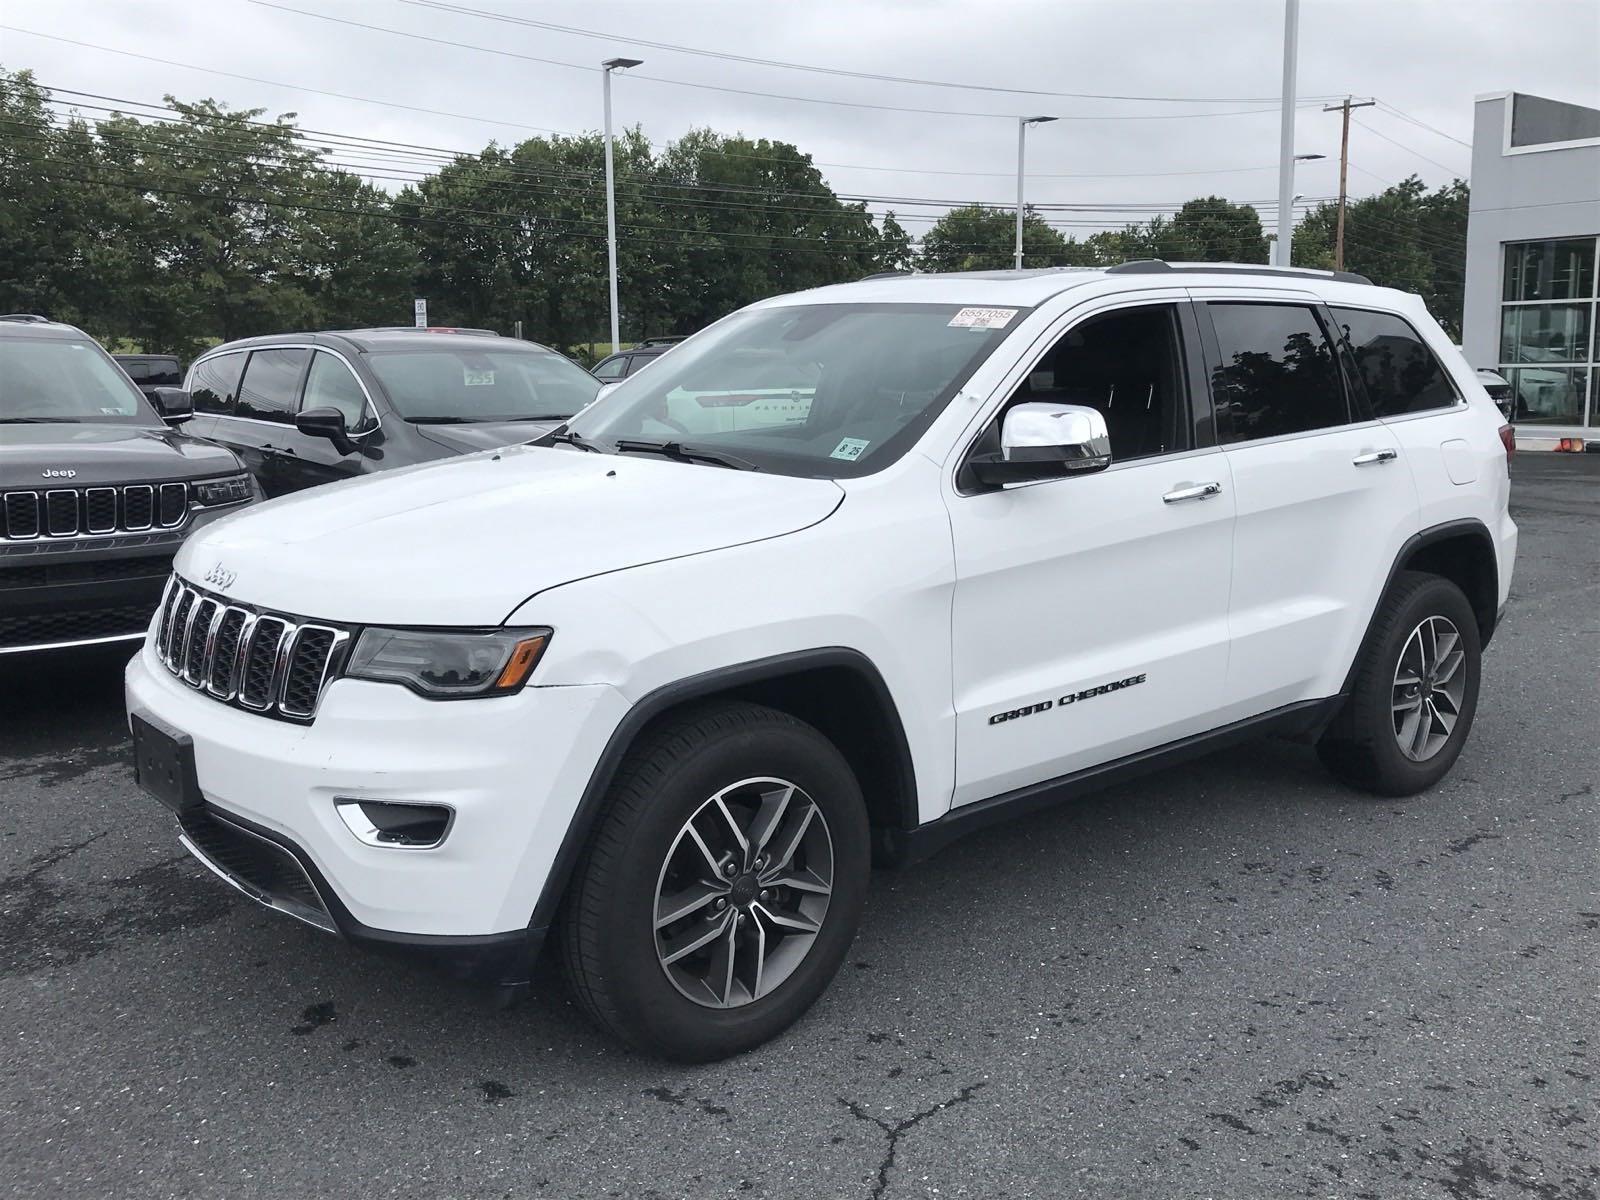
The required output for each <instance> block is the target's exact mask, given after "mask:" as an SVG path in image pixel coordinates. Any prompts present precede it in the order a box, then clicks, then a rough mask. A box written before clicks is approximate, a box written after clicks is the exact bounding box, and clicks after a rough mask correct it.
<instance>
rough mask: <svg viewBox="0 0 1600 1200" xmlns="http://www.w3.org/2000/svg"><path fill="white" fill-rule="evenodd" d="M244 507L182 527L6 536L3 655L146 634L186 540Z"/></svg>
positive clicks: (0, 550)
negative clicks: (61, 535)
mask: <svg viewBox="0 0 1600 1200" xmlns="http://www.w3.org/2000/svg"><path fill="white" fill-rule="evenodd" d="M240 507H242V506H240V505H232V506H229V507H227V508H218V509H209V510H200V511H196V512H195V513H194V514H193V515H192V516H191V517H190V518H189V520H188V521H187V522H186V523H185V524H184V525H182V526H180V527H178V528H176V529H155V530H150V531H148V532H144V533H118V534H109V535H97V536H90V537H82V538H61V539H53V538H41V539H38V540H30V541H6V540H0V654H21V653H25V652H30V651H35V650H56V649H63V648H65V647H69V646H88V645H95V644H97V643H102V642H119V641H132V640H134V639H135V638H139V637H143V636H144V631H145V627H146V625H148V624H149V622H150V616H151V614H152V613H154V612H155V609H156V605H157V604H158V603H159V602H160V600H161V589H162V587H163V586H164V585H165V584H166V580H167V576H168V575H170V574H171V573H172V559H173V555H175V554H176V553H177V552H178V548H179V547H180V546H182V545H183V542H184V539H185V538H187V537H189V536H190V535H191V534H193V533H194V532H195V531H196V530H197V529H202V528H204V527H205V526H206V525H208V524H210V523H211V522H212V521H215V520H217V519H218V518H219V517H223V516H226V515H227V514H229V513H232V512H237V511H238V510H239V508H240Z"/></svg>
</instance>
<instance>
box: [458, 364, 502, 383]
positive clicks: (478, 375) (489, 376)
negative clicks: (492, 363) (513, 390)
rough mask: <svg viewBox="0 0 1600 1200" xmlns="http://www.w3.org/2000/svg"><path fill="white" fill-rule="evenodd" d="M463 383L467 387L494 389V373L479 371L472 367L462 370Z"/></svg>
mask: <svg viewBox="0 0 1600 1200" xmlns="http://www.w3.org/2000/svg"><path fill="white" fill-rule="evenodd" d="M461 382H462V383H464V384H465V385H466V386H467V387H493V386H494V372H493V371H478V370H474V369H473V368H472V367H462V368H461Z"/></svg>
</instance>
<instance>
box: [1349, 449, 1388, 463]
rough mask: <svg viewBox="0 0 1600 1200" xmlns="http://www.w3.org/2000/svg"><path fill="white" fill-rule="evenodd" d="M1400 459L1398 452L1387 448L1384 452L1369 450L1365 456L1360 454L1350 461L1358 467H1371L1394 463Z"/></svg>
mask: <svg viewBox="0 0 1600 1200" xmlns="http://www.w3.org/2000/svg"><path fill="white" fill-rule="evenodd" d="M1399 457H1400V452H1399V451H1398V450H1391V449H1389V448H1388V447H1387V446H1386V447H1384V448H1383V449H1382V450H1368V451H1367V452H1366V453H1365V454H1358V455H1356V456H1355V457H1354V458H1352V459H1351V460H1350V461H1351V462H1352V463H1354V464H1355V465H1356V466H1358V467H1370V466H1372V464H1373V463H1386V462H1393V461H1394V460H1395V459H1397V458H1399Z"/></svg>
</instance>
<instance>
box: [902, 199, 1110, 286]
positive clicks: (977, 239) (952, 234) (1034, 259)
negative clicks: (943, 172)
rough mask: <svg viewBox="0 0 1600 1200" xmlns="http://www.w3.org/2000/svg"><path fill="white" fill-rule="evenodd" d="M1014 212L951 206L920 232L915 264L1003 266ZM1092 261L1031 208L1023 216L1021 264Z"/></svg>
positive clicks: (1009, 258) (928, 267) (1012, 246)
mask: <svg viewBox="0 0 1600 1200" xmlns="http://www.w3.org/2000/svg"><path fill="white" fill-rule="evenodd" d="M1016 244H1017V215H1016V210H1014V209H1013V210H1011V211H1009V212H1008V211H1007V210H1005V209H1003V208H986V207H984V206H983V205H981V204H968V205H965V206H963V207H961V208H952V209H951V210H950V211H949V212H947V213H945V214H944V216H942V217H940V218H939V219H938V220H937V221H935V222H934V223H933V226H932V228H930V229H929V230H928V232H927V233H925V234H923V235H922V246H921V249H920V251H919V252H918V255H917V265H918V266H919V267H921V268H922V270H924V271H992V270H1003V269H1005V268H1007V267H1010V266H1012V265H1013V263H1014V262H1015V255H1016ZM1093 261H1094V256H1093V253H1092V251H1090V250H1089V249H1088V248H1087V247H1086V246H1084V245H1083V244H1082V243H1079V242H1077V241H1075V240H1073V239H1071V238H1064V237H1062V236H1061V234H1060V233H1058V232H1057V231H1056V230H1055V229H1054V228H1052V227H1051V226H1050V225H1048V224H1046V223H1045V220H1044V218H1043V217H1041V216H1040V215H1039V214H1038V213H1036V212H1034V211H1033V210H1032V209H1031V208H1029V209H1025V210H1024V212H1023V216H1022V265H1023V266H1024V267H1063V266H1073V265H1077V266H1083V265H1087V264H1090V263H1092V262H1093Z"/></svg>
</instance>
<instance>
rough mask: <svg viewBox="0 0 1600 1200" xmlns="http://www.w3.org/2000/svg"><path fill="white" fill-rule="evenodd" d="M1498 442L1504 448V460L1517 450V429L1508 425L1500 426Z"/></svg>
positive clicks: (1508, 461) (1509, 459) (1507, 460)
mask: <svg viewBox="0 0 1600 1200" xmlns="http://www.w3.org/2000/svg"><path fill="white" fill-rule="evenodd" d="M1500 444H1501V445H1502V446H1504V447H1505V448H1506V462H1507V463H1508V464H1509V463H1510V462H1511V456H1512V455H1513V454H1515V453H1516V452H1517V431H1516V430H1515V429H1513V428H1511V426H1509V425H1502V426H1500Z"/></svg>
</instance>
